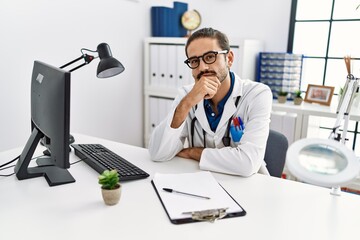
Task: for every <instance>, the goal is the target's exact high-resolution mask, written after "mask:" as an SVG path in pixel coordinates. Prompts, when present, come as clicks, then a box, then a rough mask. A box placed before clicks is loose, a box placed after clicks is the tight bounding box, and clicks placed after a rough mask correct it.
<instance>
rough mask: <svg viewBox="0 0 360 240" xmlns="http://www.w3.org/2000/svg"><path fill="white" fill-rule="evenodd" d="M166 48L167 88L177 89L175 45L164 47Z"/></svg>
mask: <svg viewBox="0 0 360 240" xmlns="http://www.w3.org/2000/svg"><path fill="white" fill-rule="evenodd" d="M165 46H166V48H167V58H166V60H167V63H168V64H167V67H168V72H167V74H168V75H167V86H168V87H169V88H175V89H176V88H177V81H176V75H177V73H176V64H175V63H176V54H177V52H176V50H177V48H176V47H177V46H176V45H165Z"/></svg>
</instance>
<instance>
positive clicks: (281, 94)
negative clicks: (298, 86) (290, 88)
mask: <svg viewBox="0 0 360 240" xmlns="http://www.w3.org/2000/svg"><path fill="white" fill-rule="evenodd" d="M287 95H288V92H284V91H282V90H281V91H279V92H278V102H279V103H285V102H286V100H287Z"/></svg>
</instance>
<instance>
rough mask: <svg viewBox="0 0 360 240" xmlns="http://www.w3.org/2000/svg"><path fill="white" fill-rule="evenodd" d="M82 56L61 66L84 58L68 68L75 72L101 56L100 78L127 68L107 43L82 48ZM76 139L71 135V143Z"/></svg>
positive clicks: (110, 75)
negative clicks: (90, 53) (79, 62)
mask: <svg viewBox="0 0 360 240" xmlns="http://www.w3.org/2000/svg"><path fill="white" fill-rule="evenodd" d="M80 51H81V56H80V57H78V58H76V59H74V60H72V61H70V62H68V63H66V64H64V65H63V66H61V67H60V68H61V69H63V68H66V67H68V66H70V65H72V64H74V63H76V62H78V61H80V60H82V59H84V61H85V62H84V63H82V64H80V65H78V66H76V67H74V68H72V69H70V70H68V71H69V72H73V71H75V70H77V69H79V68H81V67H83V66H85V65H87V64H89V63H90V62H91V61H92V60H94V59H95V58H100V62H99V65H98V67H97V71H96V76H97V77H98V78H109V77H113V76H116V75H118V74H120V73H122V72H123V71H124V70H125V68H124V66H123V65H122V64H121V63H120V62H119V61H118V60H117V59H116V58H114V57H113V56H112V53H111V50H110V46H109V45H108V44H107V43H100V44H99V45H98V46H97V50H96V51H94V50H90V49H87V48H82V49H81V50H80ZM85 51H87V52H92V53H96V52H97V53H98V57H94V56H92V55H88V54H86V53H84V52H85ZM74 141H75V139H74V137H73V136H72V135H70V144H71V143H73V142H74ZM41 144H43V141H41ZM44 154H45V155H50V152H49V151H48V150H45V151H44Z"/></svg>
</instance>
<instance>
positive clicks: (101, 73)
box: [96, 43, 125, 78]
mask: <svg viewBox="0 0 360 240" xmlns="http://www.w3.org/2000/svg"><path fill="white" fill-rule="evenodd" d="M97 52H98V54H99V58H100V62H99V65H98V68H97V72H96V76H97V77H98V78H108V77H112V76H115V75H118V74H120V73H122V72H123V71H124V70H125V68H124V66H123V65H122V64H121V63H120V62H119V61H118V60H117V59H115V58H114V57H113V56H112V54H111V50H110V47H109V45H108V44H107V43H100V44H99V45H98V47H97Z"/></svg>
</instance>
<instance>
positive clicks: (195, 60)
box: [184, 50, 229, 69]
mask: <svg viewBox="0 0 360 240" xmlns="http://www.w3.org/2000/svg"><path fill="white" fill-rule="evenodd" d="M228 52H229V50H222V51H209V52H206V53H204V54H203V55H202V56H199V57H191V58H188V59H186V60H185V61H184V63H186V65H188V67H189V68H191V69H195V68H197V67H199V65H200V58H201V59H202V60H203V61H204V63H206V64H212V63H214V62H216V57H217V55H218V54H222V53H223V54H227V53H228Z"/></svg>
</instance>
